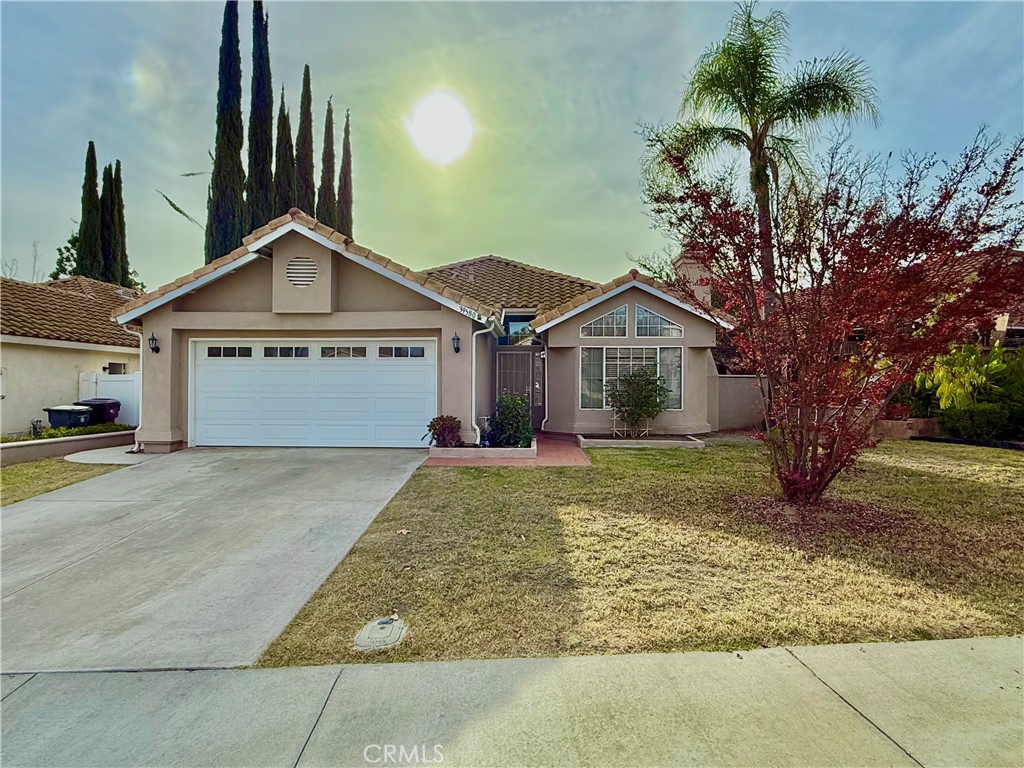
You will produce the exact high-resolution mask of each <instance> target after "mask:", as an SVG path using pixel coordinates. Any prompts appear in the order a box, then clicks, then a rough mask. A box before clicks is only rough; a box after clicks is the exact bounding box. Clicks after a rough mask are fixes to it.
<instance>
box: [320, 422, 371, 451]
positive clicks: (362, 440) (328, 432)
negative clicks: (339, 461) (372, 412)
mask: <svg viewBox="0 0 1024 768" xmlns="http://www.w3.org/2000/svg"><path fill="white" fill-rule="evenodd" d="M316 433H317V437H318V438H319V440H320V441H321V442H325V443H332V444H334V445H337V446H340V447H345V446H351V447H353V448H358V447H362V446H365V445H370V444H372V443H373V430H372V429H371V427H370V425H369V424H366V423H363V424H321V425H320V426H319V427H317V430H316Z"/></svg>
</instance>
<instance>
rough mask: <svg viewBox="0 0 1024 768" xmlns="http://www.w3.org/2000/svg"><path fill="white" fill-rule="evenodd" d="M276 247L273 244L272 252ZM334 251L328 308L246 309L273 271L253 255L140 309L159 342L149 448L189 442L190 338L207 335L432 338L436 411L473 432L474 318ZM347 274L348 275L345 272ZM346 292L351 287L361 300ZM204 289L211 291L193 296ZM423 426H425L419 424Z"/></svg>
mask: <svg viewBox="0 0 1024 768" xmlns="http://www.w3.org/2000/svg"><path fill="white" fill-rule="evenodd" d="M294 236H295V237H301V235H294ZM289 237H292V235H289ZM284 239H285V238H282V240H284ZM275 245H276V244H275ZM314 245H315V244H314ZM306 252H307V253H308V252H309V251H306ZM277 253H278V252H277V251H276V248H275V256H274V258H275V259H276V258H277ZM332 258H333V260H334V264H333V265H332V267H331V272H332V274H333V276H334V277H333V283H334V284H336V285H337V290H332V292H331V293H332V295H334V296H336V297H337V298H338V303H337V309H336V311H334V312H330V313H326V314H319V313H315V314H314V313H298V312H287V313H280V312H278V313H275V312H270V311H253V310H251V309H250V308H249V307H250V304H249V296H250V295H251V294H252V293H253V292H259V291H265V285H266V283H267V281H268V279H271V278H272V276H274V275H275V274H276V273H274V272H273V268H272V271H271V272H270V273H268V272H267V269H266V267H265V266H261V265H262V264H264V263H265V262H263V261H262V260H259V261H256V262H253V263H251V264H247V265H245V266H243V267H240V268H239V269H238V270H237V271H236V272H235V273H233V277H234V279H233V280H232V282H231V283H227V282H226V281H227V280H228V278H223V279H222V280H220V281H217V282H215V283H212V284H210V285H209V286H207V287H205V288H201V289H199V291H197V293H195V294H193V296H192V297H190V298H189V299H188V300H187V301H185V300H181V299H179V300H178V301H176V302H172V303H171V304H166V305H164V306H162V307H159V308H157V309H156V310H154V311H152V312H150V313H149V314H147V315H145V316H144V318H143V323H144V328H145V334H146V336H149V334H150V333H153V334H155V335H156V336H157V338H158V339H159V341H160V353H159V354H153V353H150V352H148V351H147V353H146V364H145V370H144V380H143V394H142V401H143V405H142V419H141V421H142V423H141V425H140V429H139V431H138V440H139V441H140V442H142V443H145V444H146V450H147V451H149V452H161V451H167V450H176V449H178V448H181V447H184V446H185V445H187V443H188V416H189V399H188V388H189V347H190V342H191V341H192V340H193V339H211V338H216V339H224V338H258V337H274V338H308V339H316V338H332V339H333V338H379V337H400V338H434V339H437V340H438V344H437V349H438V387H437V389H438V393H439V394H438V399H439V404H438V412H439V413H446V414H451V415H453V416H456V417H458V418H459V419H461V420H462V424H463V430H462V437H463V439H464V440H466V441H467V442H468V441H471V440H472V439H473V431H472V417H471V413H470V408H471V402H470V400H471V398H470V391H471V386H470V381H471V355H470V354H469V352H470V340H471V338H472V333H473V331H474V330H476V329H479V328H480V327H481V326H480V324H479V323H476V322H474V321H473V320H471V319H470V318H468V317H465V316H464V315H462V314H460V313H458V312H455V311H454V310H451V309H448V308H447V307H444V306H442V305H441V304H438V303H437V302H434V301H432V300H430V299H425V298H424V297H421V296H419V295H418V294H415V292H413V291H411V290H410V289H408V288H406V287H404V286H402V285H399V284H397V283H396V282H394V281H393V280H390V279H389V278H387V277H384V276H381V275H377V274H375V273H373V272H371V271H370V270H368V269H366V268H365V267H362V266H360V265H358V264H355V263H352V262H350V261H348V260H344V257H342V256H340V255H338V254H333V255H332ZM346 275H347V279H348V281H350V282H347V283H346V281H345V280H344V279H343V276H346ZM222 283H223V284H222ZM356 288H358V290H355V289H356ZM349 291H354V292H355V293H357V294H358V296H359V300H358V301H357V300H355V298H354V297H353V296H351V294H350V293H347V292H349ZM205 293H208V294H209V295H208V296H206V297H203V298H202V299H199V298H198V297H201V296H203V294H205ZM409 294H412V296H410V295H409ZM346 295H349V296H350V298H352V303H351V304H346V301H345V296H346ZM210 304H215V305H216V306H217V310H216V311H207V310H196V309H194V308H195V307H198V306H209V305H210ZM369 307H373V309H369ZM456 332H458V334H459V336H460V337H461V338H462V339H463V340H464V341H463V347H462V352H461V353H460V354H455V352H454V351H453V350H452V345H451V341H450V339H451V337H452V336H454V335H455V333H456ZM425 428H426V425H424V431H425Z"/></svg>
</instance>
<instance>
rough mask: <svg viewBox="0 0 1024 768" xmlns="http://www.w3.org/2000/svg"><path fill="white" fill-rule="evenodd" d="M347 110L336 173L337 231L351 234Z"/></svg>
mask: <svg viewBox="0 0 1024 768" xmlns="http://www.w3.org/2000/svg"><path fill="white" fill-rule="evenodd" d="M348 133H349V131H348V110H347V109H346V110H345V131H344V133H343V134H342V139H341V172H340V173H339V174H338V227H337V229H338V231H339V232H341V233H342V234H343V235H348V236H349V237H351V238H353V239H355V238H354V236H353V234H352V148H351V147H350V146H349V135H348Z"/></svg>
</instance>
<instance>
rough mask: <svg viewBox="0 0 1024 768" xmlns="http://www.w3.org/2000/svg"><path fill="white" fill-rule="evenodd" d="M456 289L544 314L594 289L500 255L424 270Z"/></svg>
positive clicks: (570, 277) (501, 304)
mask: <svg viewBox="0 0 1024 768" xmlns="http://www.w3.org/2000/svg"><path fill="white" fill-rule="evenodd" d="M426 273H427V274H428V275H430V276H431V277H433V278H435V279H437V280H440V281H441V282H442V283H445V284H446V285H450V286H451V287H452V288H455V289H456V290H460V291H465V292H466V293H469V294H472V295H473V296H476V297H477V298H478V299H481V300H482V301H486V302H488V303H489V304H494V305H496V306H499V307H513V308H517V309H527V308H529V309H535V310H536V311H537V312H546V311H548V310H550V309H553V308H555V307H557V306H558V305H560V304H562V303H564V302H566V301H569V300H570V299H572V298H573V297H574V296H579V295H580V294H582V293H586V292H587V291H589V290H591V289H593V288H596V287H597V283H592V282H590V281H589V280H584V279H583V278H582V277H574V276H573V275H566V274H562V273H561V272H552V271H551V270H549V269H541V268H540V267H534V266H532V265H530V264H523V263H521V262H518V261H513V260H512V259H506V258H503V257H501V256H481V257H479V258H476V259H469V260H468V261H460V262H458V263H456V264H448V265H446V266H443V267H434V268H433V269H428V270H427V271H426Z"/></svg>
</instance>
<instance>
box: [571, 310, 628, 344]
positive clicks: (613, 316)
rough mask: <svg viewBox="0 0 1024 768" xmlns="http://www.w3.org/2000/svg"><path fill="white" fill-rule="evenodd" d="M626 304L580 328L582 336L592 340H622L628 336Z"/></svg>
mask: <svg viewBox="0 0 1024 768" xmlns="http://www.w3.org/2000/svg"><path fill="white" fill-rule="evenodd" d="M626 306H627V305H626V304H623V305H622V306H621V307H619V308H618V309H613V310H612V311H611V312H609V313H608V314H607V315H601V317H599V318H597V319H596V320H591V321H590V322H589V323H586V324H585V325H581V326H580V336H583V337H585V338H592V339H601V338H621V337H624V336H625V335H626Z"/></svg>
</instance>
